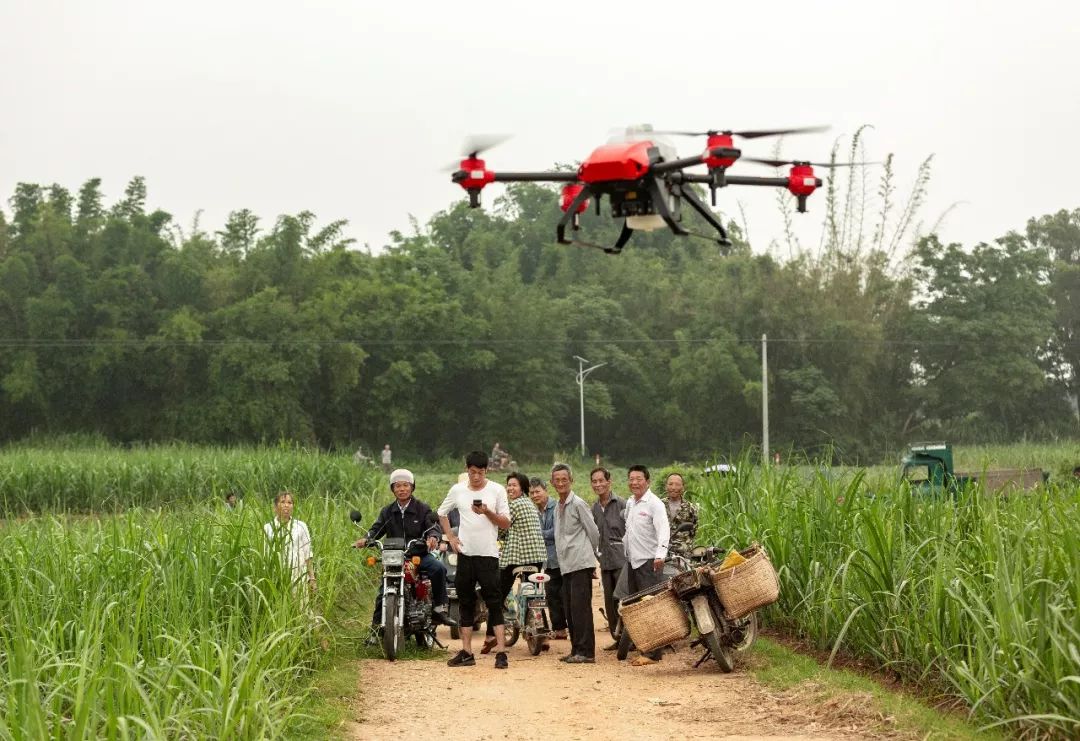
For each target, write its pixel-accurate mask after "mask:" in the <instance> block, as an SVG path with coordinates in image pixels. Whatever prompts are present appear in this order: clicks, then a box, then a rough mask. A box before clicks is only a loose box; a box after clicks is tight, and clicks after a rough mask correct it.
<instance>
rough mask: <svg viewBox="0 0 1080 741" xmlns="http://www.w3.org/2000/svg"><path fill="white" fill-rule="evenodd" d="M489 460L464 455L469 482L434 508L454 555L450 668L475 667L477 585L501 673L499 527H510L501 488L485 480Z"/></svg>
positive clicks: (503, 651) (457, 486)
mask: <svg viewBox="0 0 1080 741" xmlns="http://www.w3.org/2000/svg"><path fill="white" fill-rule="evenodd" d="M487 467H488V457H487V454H486V453H483V452H481V451H478V450H474V451H473V452H471V453H469V454H468V455H467V456H465V472H466V473H467V474H468V481H466V482H465V483H459V484H454V485H453V486H452V487H450V491H448V492H447V493H446V499H444V500H443V503H442V504H440V505H439V523H440V524H441V525H442V531H443V532H444V533H446V534H447V537H448V538H449V540H450V547H451V548H453V549H454V552H455V553H457V554H458V563H457V574H456V575H455V576H454V586H455V587H456V588H457V594H458V602H459V609H460V615H461V617H460V619H459V621H458V622H459V623H460V624H461V650H460V651H458V652H457V654H456V655H455V656H454V657H453V658H452V659H450V660H449V661H448V662H447V664H449V665H450V666H475V665H476V657H474V656H473V653H472V626H473V622H474V621H475V619H476V585H477V584H479V585H480V596H481V597H482V598H483V600H484V604H486V605H487V609H488V622H489V623H490V624H491V625H493V626H495V651H496V653H495V668H496V669H506V668H507V659H506V642H505V635H506V633H505V630H504V626H503V615H502V587H501V585H500V582H499V545H498V535H499V528H503V529H506V528H509V527H510V504H509V502H508V500H507V497H506V489H505V488H503V486H502V485H501V484H497V483H495V482H494V481H488V480H487ZM454 510H457V512H458V515H459V516H460V518H461V520H460V522H459V524H458V532H457V534H456V535H455V534H454V531H453V530H452V529H451V528H450V520H449V515H450V513H451V512H453V511H454Z"/></svg>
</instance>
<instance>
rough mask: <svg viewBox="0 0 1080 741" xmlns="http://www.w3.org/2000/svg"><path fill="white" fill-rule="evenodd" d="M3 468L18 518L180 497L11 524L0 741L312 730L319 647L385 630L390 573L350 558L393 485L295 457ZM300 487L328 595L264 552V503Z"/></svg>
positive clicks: (152, 454) (2, 607)
mask: <svg viewBox="0 0 1080 741" xmlns="http://www.w3.org/2000/svg"><path fill="white" fill-rule="evenodd" d="M174 452H175V451H174ZM20 456H28V457H20ZM51 458H52V459H53V460H50V459H51ZM0 462H2V463H3V465H4V470H5V473H6V478H5V482H6V483H5V484H4V491H5V494H6V496H7V497H8V498H7V499H6V500H5V501H6V502H7V503H9V504H10V503H11V502H12V501H16V502H18V503H19V504H20V507H17V508H16V509H17V511H19V512H25V511H26V510H28V509H35V510H36V509H40V508H43V505H44V506H48V505H50V504H54V505H58V506H59V508H60V509H63V510H68V511H69V512H70V511H71V510H75V509H78V510H85V509H89V507H88V506H87V505H88V504H93V505H102V504H105V505H106V508H107V509H110V510H111V509H113V508H118V507H119V506H120V504H121V502H123V501H126V500H131V499H141V500H147V499H149V500H151V501H152V502H156V503H160V502H172V503H175V504H176V506H175V507H172V508H169V509H157V508H148V507H136V508H131V509H128V510H126V511H124V512H122V513H118V514H103V515H90V516H83V515H71V514H67V515H63V516H56V515H49V516H45V517H37V516H30V517H27V516H21V517H20V518H18V519H15V520H7V521H4V522H2V523H0V738H35V739H37V738H52V739H89V738H94V739H98V738H103V739H124V738H200V739H202V738H222V739H224V738H228V739H264V738H290V737H295V736H296V729H297V728H299V727H300V725H301V724H302V723H303V721H304V716H305V702H306V697H307V691H308V689H309V687H310V684H311V677H312V672H313V671H314V670H315V669H316V668H317V667H318V666H319V664H320V660H321V657H322V656H323V652H322V650H321V647H320V644H322V643H323V641H324V640H329V641H331V642H334V641H336V640H340V636H341V634H342V630H341V626H344V625H347V624H349V623H362V624H366V623H367V620H368V615H367V613H366V612H364V613H363V614H359V609H360V605H361V603H362V601H363V599H362V597H361V596H360V595H361V594H362V593H366V592H369V591H370V588H371V585H372V584H373V582H374V577H373V576H372V575H371V574H368V573H366V571H364V570H362V569H360V568H359V558H358V557H357V555H356V553H355V552H353V551H350V549H349V548H348V545H349V544H350V543H351V542H352V540H353V539H354V538H355V537H356V533H355V532H353V528H352V526H351V524H350V523H349V522H348V510H349V509H350V508H351V507H354V506H356V507H359V508H360V509H361V510H363V511H364V512H365V518H366V519H367V521H368V522H370V521H371V518H372V517H373V513H374V512H375V510H376V508H377V507H378V506H379V505H380V504H381V503H382V502H381V500H383V499H385V497H384V496H382V492H383V488H382V483H381V479H380V477H379V476H377V475H376V474H375V473H374V472H371V471H367V472H365V471H362V470H358V469H356V468H355V467H353V466H352V465H351V461H348V462H347V463H346V464H345V465H339V464H338V463H337V462H336V461H334V460H333V459H331V458H329V457H327V456H311V455H307V456H303V455H301V454H298V453H296V452H293V451H246V452H245V451H233V452H229V451H207V452H206V455H205V457H201V456H200V455H199V451H197V450H195V449H182V450H181V451H179V454H178V455H176V456H175V457H170V456H169V455H166V454H164V453H163V452H162V451H136V452H130V453H121V452H118V451H114V450H108V451H98V453H97V454H96V457H95V455H87V456H83V455H82V454H79V453H77V452H71V453H70V454H69V453H65V452H61V453H58V454H52V453H42V452H40V451H39V452H37V454H33V453H32V452H31V451H22V452H19V451H16V456H15V457H14V458H9V457H8V456H7V455H5V456H3V459H2V461H0ZM13 462H14V463H15V464H16V465H12V463H13ZM19 464H22V465H23V466H24V468H23V470H19ZM26 465H32V466H33V468H34V469H35V470H34V471H26V470H25V466H26ZM74 468H78V470H77V471H76V470H74ZM65 473H67V474H68V476H67V478H66V479H65V477H64V474H65ZM245 476H247V477H250V478H248V479H245ZM13 481H16V482H18V481H21V482H25V483H26V484H27V485H28V487H29V488H28V490H27V491H23V492H19V491H18V489H17V485H16V484H13V483H12V482H13ZM47 481H59V482H60V483H59V484H51V483H46V482H47ZM54 486H59V487H61V489H62V491H61V492H60V493H57V492H56V491H55V490H52V489H53V487H54ZM80 486H81V487H84V488H82V489H80V488H79V487H80ZM128 487H130V488H128ZM232 487H238V488H240V489H241V491H244V492H249V494H248V496H247V497H246V498H245V504H244V506H243V507H242V508H241V509H240V510H238V511H229V510H227V509H225V508H224V507H223V506H222V504H221V502H220V500H218V499H217V498H216V495H217V494H220V493H221V491H224V490H225V489H226V488H232ZM286 487H287V488H290V489H291V490H292V491H294V492H296V494H297V504H298V506H297V511H296V513H295V516H296V517H298V518H299V519H302V520H304V521H305V522H307V524H308V526H309V528H310V529H311V532H312V538H313V547H314V552H315V562H316V570H317V573H318V592H317V593H316V595H315V596H314V597H313V598H311V599H305V598H302V597H301V596H299V595H298V594H297V593H296V591H295V590H294V589H293V588H292V587H291V586H290V585H289V584H288V579H289V574H288V572H287V570H286V569H284V568H283V567H282V564H281V561H280V559H279V558H278V557H277V556H276V554H270V553H268V552H267V549H266V546H265V542H264V536H263V532H262V525H263V523H264V522H266V521H268V520H269V519H270V517H271V511H270V505H269V496H262V495H263V494H264V493H265V492H274V491H276V490H278V489H279V488H286ZM16 493H17V494H18V496H17V497H14V498H13V495H14V494H16ZM212 494H213V495H214V496H215V499H208V498H209V497H210V496H211V495H212ZM72 502H80V503H81V506H79V507H75V506H71V503H72ZM30 503H32V505H33V506H32V508H31V507H25V506H22V505H27V504H30ZM346 633H347V631H346Z"/></svg>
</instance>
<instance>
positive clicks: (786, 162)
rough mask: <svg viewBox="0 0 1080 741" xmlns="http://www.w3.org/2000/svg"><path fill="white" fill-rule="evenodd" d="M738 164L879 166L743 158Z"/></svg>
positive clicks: (867, 163)
mask: <svg viewBox="0 0 1080 741" xmlns="http://www.w3.org/2000/svg"><path fill="white" fill-rule="evenodd" d="M739 161H740V162H756V163H758V164H759V165H768V166H769V167H783V166H784V165H810V166H812V167H826V168H831V167H860V166H862V165H880V164H881V163H880V162H807V161H806V160H769V159H762V158H760V157H743V158H742V159H740V160H739Z"/></svg>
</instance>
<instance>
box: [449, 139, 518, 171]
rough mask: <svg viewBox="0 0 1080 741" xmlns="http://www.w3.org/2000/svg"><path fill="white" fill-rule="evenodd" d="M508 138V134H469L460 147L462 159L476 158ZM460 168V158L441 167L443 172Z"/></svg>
mask: <svg viewBox="0 0 1080 741" xmlns="http://www.w3.org/2000/svg"><path fill="white" fill-rule="evenodd" d="M509 138H510V135H509V134H470V135H469V136H466V137H465V143H464V144H463V145H462V147H461V157H462V159H476V158H477V157H479V156H480V155H481V154H482V153H484V152H486V151H487V150H489V149H492V148H493V147H497V146H499V145H500V144H502V143H503V142H505V141H506V140H508V139H509ZM459 169H461V160H455V161H454V162H451V163H449V164H448V165H446V166H445V167H443V168H442V171H443V172H454V171H455V170H459Z"/></svg>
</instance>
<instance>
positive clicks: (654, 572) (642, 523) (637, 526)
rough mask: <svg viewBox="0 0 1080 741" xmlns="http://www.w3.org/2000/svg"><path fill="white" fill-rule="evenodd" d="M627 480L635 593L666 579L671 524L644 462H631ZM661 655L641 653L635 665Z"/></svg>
mask: <svg viewBox="0 0 1080 741" xmlns="http://www.w3.org/2000/svg"><path fill="white" fill-rule="evenodd" d="M626 483H627V487H628V488H629V489H630V493H631V494H632V495H633V496H631V497H630V498H629V499H628V500H627V501H626V510H625V512H626V534H625V535H623V550H624V551H625V552H626V569H627V572H626V573H627V589H628V590H629V592H630V593H631V594H634V593H636V592H640V591H641V590H643V589H647V588H649V587H652V586H656V585H657V584H659V583H660V582H662V581H663V580H664V559H665V558H667V552H668V538H669V536H670V527H669V525H668V516H667V508H666V507H665V506H664V503H663V502H661V501H660V498H659V497H658V496H656V495H655V494H653V492H652V489H650V488H649V469H648V468H646V467H645V466H642V465H634V466H630V468H629V469H627V476H626ZM661 656H662V653H661V650H660V649H657V650H655V651H651V652H649V653H645V654H642V655H641V656H638V657H637V658H636V659H634V661H633V665H634V666H645V665H646V664H655V663H656V662H657V661H659V660H660V657H661Z"/></svg>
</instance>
